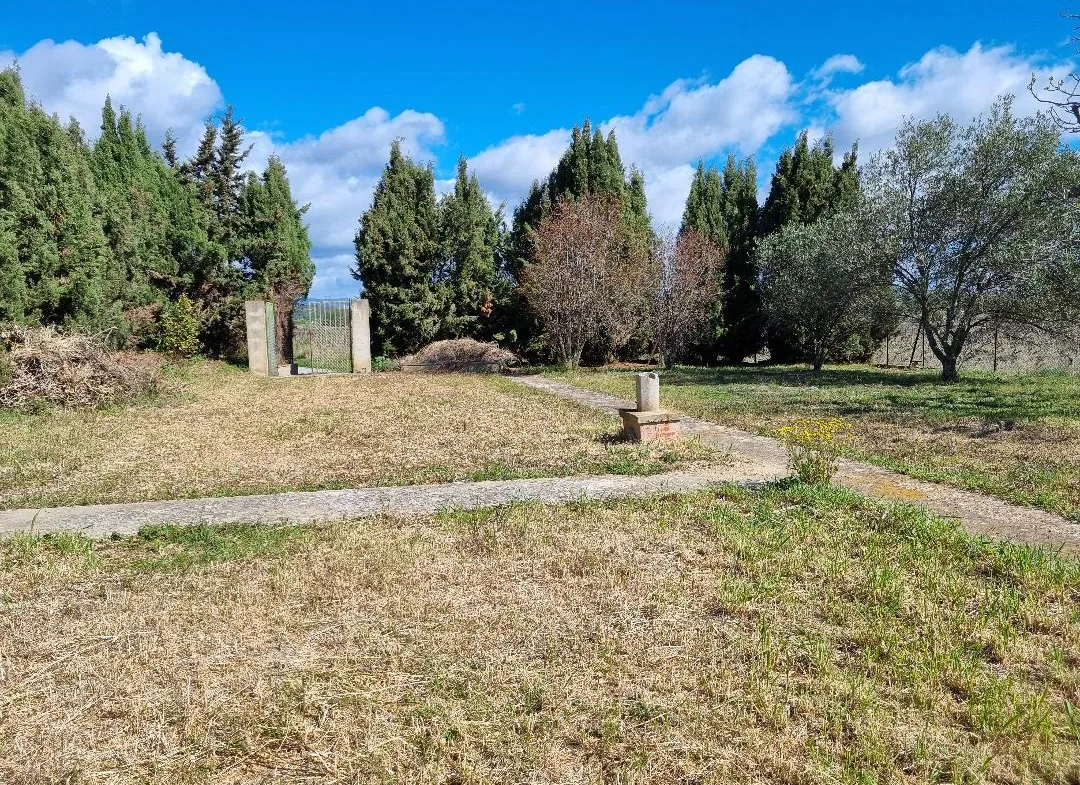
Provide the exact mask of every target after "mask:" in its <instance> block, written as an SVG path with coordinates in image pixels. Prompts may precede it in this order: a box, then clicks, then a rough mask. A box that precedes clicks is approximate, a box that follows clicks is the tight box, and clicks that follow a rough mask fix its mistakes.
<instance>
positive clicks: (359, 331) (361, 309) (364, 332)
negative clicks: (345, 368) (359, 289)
mask: <svg viewBox="0 0 1080 785" xmlns="http://www.w3.org/2000/svg"><path fill="white" fill-rule="evenodd" d="M349 316H350V318H349V327H350V329H351V331H352V335H351V336H350V337H351V343H352V369H353V373H371V303H369V302H368V301H367V300H364V299H356V300H353V301H352V304H351V310H350V314H349Z"/></svg>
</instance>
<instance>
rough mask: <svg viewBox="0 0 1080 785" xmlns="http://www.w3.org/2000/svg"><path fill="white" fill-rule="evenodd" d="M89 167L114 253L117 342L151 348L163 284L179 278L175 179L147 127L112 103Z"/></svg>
mask: <svg viewBox="0 0 1080 785" xmlns="http://www.w3.org/2000/svg"><path fill="white" fill-rule="evenodd" d="M90 161H91V166H92V168H93V171H94V179H95V182H96V185H97V193H98V202H99V205H100V207H99V212H100V215H101V220H102V224H103V229H104V231H105V236H106V238H107V239H108V242H109V249H110V254H109V264H108V267H107V273H106V286H107V292H106V294H107V297H108V299H109V301H110V302H112V303H116V304H117V306H116V307H118V308H119V309H120V311H121V312H122V314H123V318H122V320H121V324H122V327H121V332H120V334H119V336H118V337H119V338H120V339H121V340H122V341H125V342H126V341H128V340H131V339H132V338H135V339H136V340H139V339H141V340H142V342H144V343H146V342H148V341H149V340H150V337H151V335H150V333H151V324H152V319H153V318H154V316H155V315H156V313H157V312H159V311H160V309H161V306H162V305H163V304H164V301H165V300H166V297H167V292H166V287H164V286H162V284H163V282H166V281H169V280H171V279H173V278H175V277H176V275H177V273H178V264H177V260H176V258H175V257H174V256H173V255H172V249H171V245H170V241H169V233H170V231H171V229H170V223H169V220H168V218H169V209H168V205H167V203H166V202H167V199H168V191H167V187H166V183H167V180H168V179H169V178H170V177H171V174H170V173H169V172H168V170H167V169H166V167H165V164H164V162H163V161H162V160H161V158H159V157H158V156H157V155H156V154H155V153H154V152H153V151H152V150H151V148H150V143H149V141H148V140H147V138H146V132H145V130H144V129H143V128H142V125H141V124H140V123H139V122H138V121H136V120H133V118H132V116H131V113H130V112H129V111H127V110H125V109H122V110H121V111H120V114H119V115H117V114H116V112H115V110H114V108H113V106H112V102H111V100H110V99H108V98H106V100H105V106H104V108H103V109H102V124H101V134H100V136H99V137H98V140H97V143H96V144H95V145H94V148H93V151H92V153H91V155H90Z"/></svg>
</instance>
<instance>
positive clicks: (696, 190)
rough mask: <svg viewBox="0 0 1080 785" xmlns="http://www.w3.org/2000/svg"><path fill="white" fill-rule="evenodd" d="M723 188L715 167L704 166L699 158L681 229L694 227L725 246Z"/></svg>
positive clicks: (720, 245) (721, 245)
mask: <svg viewBox="0 0 1080 785" xmlns="http://www.w3.org/2000/svg"><path fill="white" fill-rule="evenodd" d="M723 191H724V187H723V182H722V181H721V180H720V173H719V172H717V171H716V167H713V166H710V167H709V168H708V169H706V168H705V162H704V161H698V165H697V170H696V171H695V172H694V179H693V180H691V181H690V193H689V195H688V196H687V197H686V208H685V209H684V210H683V219H682V227H681V228H680V231H685V230H686V229H696V230H697V231H699V232H701V233H702V234H703V235H704V236H705V237H707V238H708V239H709V240H711V241H712V242H713V244H715V245H717V246H718V247H721V248H722V247H724V246H725V245H727V241H728V236H727V227H726V226H725V225H724V207H723V202H724V193H723Z"/></svg>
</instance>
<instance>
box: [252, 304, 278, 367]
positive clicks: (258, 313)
mask: <svg viewBox="0 0 1080 785" xmlns="http://www.w3.org/2000/svg"><path fill="white" fill-rule="evenodd" d="M244 316H245V321H246V322H247V350H248V369H249V370H250V371H251V372H252V373H253V374H255V375H257V376H277V372H278V362H277V339H276V337H275V330H274V327H275V324H274V305H273V303H268V302H266V301H264V300H248V301H246V302H245V303H244Z"/></svg>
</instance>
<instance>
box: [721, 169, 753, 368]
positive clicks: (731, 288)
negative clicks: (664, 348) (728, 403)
mask: <svg viewBox="0 0 1080 785" xmlns="http://www.w3.org/2000/svg"><path fill="white" fill-rule="evenodd" d="M723 194H724V195H723V200H722V204H721V209H722V212H723V221H724V232H725V234H726V236H727V249H728V253H727V259H726V261H725V263H724V287H723V294H722V298H721V299H722V303H723V307H722V311H721V322H720V331H719V341H718V342H717V346H716V351H717V353H718V354H719V356H720V357H722V358H723V359H724V360H726V361H727V362H730V363H739V362H741V361H742V360H743V358H745V357H746V356H748V355H750V354H754V353H756V352H757V351H759V350H760V349H761V346H762V342H763V330H764V316H763V314H762V310H761V297H760V295H759V293H758V269H757V263H756V261H755V258H754V241H755V239H756V237H757V214H758V202H757V167H756V166H755V165H754V162H753V160H746V161H744V162H742V163H741V164H740V163H738V162H737V161H736V160H735V156H734V155H728V159H727V165H726V166H725V167H724V184H723Z"/></svg>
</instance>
